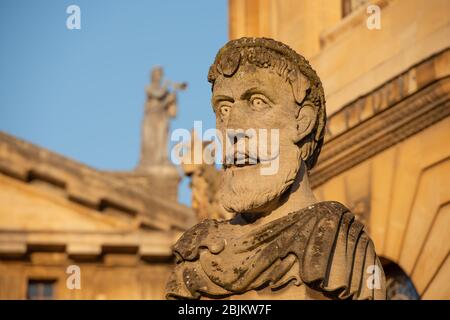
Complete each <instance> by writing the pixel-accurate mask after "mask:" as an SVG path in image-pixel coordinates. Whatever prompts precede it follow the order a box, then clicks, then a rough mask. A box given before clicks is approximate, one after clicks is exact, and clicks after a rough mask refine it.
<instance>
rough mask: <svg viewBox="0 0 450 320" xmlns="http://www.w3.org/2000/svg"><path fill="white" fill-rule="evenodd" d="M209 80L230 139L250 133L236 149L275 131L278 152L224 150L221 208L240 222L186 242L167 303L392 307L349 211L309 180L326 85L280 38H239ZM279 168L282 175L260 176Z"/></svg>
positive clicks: (189, 236) (208, 226) (195, 231)
mask: <svg viewBox="0 0 450 320" xmlns="http://www.w3.org/2000/svg"><path fill="white" fill-rule="evenodd" d="M208 81H209V82H210V83H211V84H212V105H213V108H214V112H215V114H216V126H217V129H218V130H219V131H220V132H222V133H223V134H222V137H225V138H224V139H228V138H229V135H228V130H230V129H234V130H235V131H234V132H236V130H242V132H244V133H243V134H240V135H235V136H233V137H231V138H230V139H231V141H230V139H229V140H228V142H230V143H231V144H232V145H233V144H239V143H240V142H242V141H244V142H248V140H249V139H250V138H251V137H249V136H248V134H246V133H245V132H250V131H249V130H248V129H256V130H258V129H267V130H272V129H277V130H278V132H279V139H278V148H276V150H277V151H276V152H274V154H272V153H268V155H267V156H266V157H262V156H260V155H254V154H252V153H251V152H235V151H233V152H232V153H231V155H230V154H229V152H228V151H225V152H224V154H225V157H228V158H229V157H231V158H232V159H233V160H236V161H235V162H233V161H232V162H231V163H229V162H227V164H225V165H224V168H223V181H222V186H221V190H220V204H221V205H222V206H223V207H224V208H225V209H226V210H227V211H229V212H232V213H233V214H234V217H233V218H232V219H230V220H227V221H217V220H213V219H207V220H204V221H202V222H201V223H199V224H197V225H196V226H194V227H193V228H191V229H190V230H188V231H186V232H185V233H184V234H183V235H182V237H181V238H180V239H179V240H178V242H177V243H176V244H175V245H174V247H173V252H174V254H175V257H176V261H177V263H176V266H175V269H174V271H173V273H172V274H171V276H170V278H169V281H168V283H167V288H166V297H167V298H168V299H200V298H206V299H385V278H384V273H383V269H382V266H381V264H380V261H379V259H378V257H377V255H376V253H375V249H374V245H373V242H372V241H371V240H370V238H369V236H368V235H367V233H366V232H365V231H364V226H363V225H362V224H361V223H360V222H358V221H355V217H354V215H353V214H352V213H351V212H349V210H348V209H347V208H345V207H344V206H343V205H342V204H340V203H338V202H334V201H325V202H318V201H317V200H316V199H315V197H314V195H313V193H312V191H311V188H310V185H309V182H308V170H310V169H311V168H312V167H313V166H314V165H315V163H316V161H317V158H318V156H319V153H320V149H321V147H322V143H323V138H324V130H325V122H326V114H325V98H324V91H323V88H322V84H321V81H320V79H319V77H318V76H317V74H316V72H315V71H314V70H313V69H312V68H311V66H310V65H309V63H308V61H307V60H306V59H305V58H304V57H302V56H301V55H299V54H298V53H296V52H295V51H294V50H292V49H291V48H289V47H288V46H286V45H284V44H282V43H280V42H277V41H275V40H272V39H267V38H241V39H238V40H232V41H230V42H228V43H227V44H226V45H225V46H224V47H223V48H222V49H220V51H219V52H218V54H217V56H216V59H215V61H214V64H213V65H212V66H211V68H210V71H209V74H208ZM244 144H245V143H244ZM268 149H269V150H272V148H270V147H268ZM245 150H247V149H245ZM247 151H248V150H247ZM227 152H228V153H227ZM251 157H257V159H256V161H249V158H251ZM239 159H240V160H243V164H242V161H241V164H239V165H238V164H237V163H238V162H237V161H238V160H239ZM273 161H278V163H279V165H278V170H277V171H276V173H274V174H270V175H262V174H261V167H262V166H265V165H266V166H267V165H270V164H271V162H273Z"/></svg>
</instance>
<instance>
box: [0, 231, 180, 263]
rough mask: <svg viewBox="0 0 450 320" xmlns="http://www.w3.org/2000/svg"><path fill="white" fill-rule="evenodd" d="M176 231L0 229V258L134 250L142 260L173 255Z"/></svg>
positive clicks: (99, 255)
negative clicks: (47, 253) (57, 253)
mask: <svg viewBox="0 0 450 320" xmlns="http://www.w3.org/2000/svg"><path fill="white" fill-rule="evenodd" d="M179 236H180V234H179V233H177V232H158V231H153V232H138V231H137V230H131V231H129V232H63V231H61V232H58V231H23V230H0V259H2V258H9V259H11V258H14V259H23V258H25V257H26V256H28V255H30V254H32V253H34V252H62V253H66V254H67V256H68V257H70V258H71V259H73V260H92V259H97V260H98V259H102V256H103V255H105V254H114V253H124V252H126V253H131V254H135V255H137V256H139V257H140V259H142V260H155V259H158V260H164V261H168V260H171V258H172V250H171V246H172V245H173V243H174V242H175V240H176V239H177V238H178V237H179Z"/></svg>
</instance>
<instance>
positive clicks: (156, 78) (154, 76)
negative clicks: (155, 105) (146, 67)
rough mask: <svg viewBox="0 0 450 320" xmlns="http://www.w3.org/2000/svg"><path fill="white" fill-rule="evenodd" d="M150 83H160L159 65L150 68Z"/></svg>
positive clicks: (161, 73)
mask: <svg viewBox="0 0 450 320" xmlns="http://www.w3.org/2000/svg"><path fill="white" fill-rule="evenodd" d="M150 78H151V79H150V80H151V83H153V84H155V85H159V84H160V83H161V80H162V78H163V69H162V67H160V66H156V67H154V68H153V69H152V71H151V75H150Z"/></svg>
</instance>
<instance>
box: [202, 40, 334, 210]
mask: <svg viewBox="0 0 450 320" xmlns="http://www.w3.org/2000/svg"><path fill="white" fill-rule="evenodd" d="M208 81H209V82H210V83H211V84H212V105H213V108H214V112H215V114H216V126H217V129H218V130H220V131H221V133H222V137H224V138H225V139H232V141H229V143H231V144H239V143H242V140H244V144H241V146H242V145H245V146H246V148H247V147H248V145H249V143H245V142H248V141H249V140H251V139H252V138H254V137H250V136H249V135H251V134H250V133H249V132H253V133H252V134H256V135H259V134H260V132H261V130H260V129H265V130H266V132H267V133H268V139H267V147H266V149H267V153H266V154H265V155H264V156H262V155H260V154H256V155H252V153H251V152H250V151H248V150H247V151H248V152H244V154H236V153H235V154H233V155H231V156H232V157H234V158H239V157H244V158H251V157H256V158H257V159H254V160H256V161H245V164H244V165H235V164H231V165H225V166H224V174H223V184H222V189H221V196H220V201H221V204H222V205H223V207H224V208H225V209H226V210H228V211H230V212H235V213H249V212H264V211H266V210H267V208H269V207H271V206H273V204H274V203H277V201H278V200H279V198H280V197H281V196H282V195H283V194H284V193H285V192H286V191H287V190H288V188H289V187H290V186H291V185H292V183H293V182H294V180H295V178H296V176H297V173H298V171H299V169H300V167H301V165H302V162H303V163H304V164H305V167H306V168H307V169H311V168H312V167H313V166H314V165H315V163H316V161H317V158H318V156H319V153H320V149H321V146H322V143H323V137H324V131H325V121H326V115H325V98H324V92H323V88H322V84H321V82H320V79H319V77H318V76H317V74H316V72H315V71H314V70H313V69H312V68H311V66H310V65H309V63H308V61H307V60H306V59H305V58H304V57H302V56H301V55H299V54H297V53H296V52H295V51H294V50H292V49H291V48H289V47H288V46H286V45H284V44H282V43H280V42H277V41H275V40H272V39H266V38H241V39H238V40H232V41H230V42H228V43H227V44H226V45H225V46H224V47H223V48H222V49H220V51H219V52H218V54H217V56H216V59H215V61H214V64H213V65H212V66H211V67H210V70H209V74H208ZM230 129H232V130H235V131H234V133H236V132H237V131H236V130H238V131H239V132H243V134H240V135H235V134H233V136H232V137H231V136H230V134H229V131H230ZM249 129H250V130H249ZM273 129H275V130H277V131H278V137H279V139H277V140H278V141H273V140H272V139H271V138H270V137H271V135H270V132H271V130H273ZM232 132H233V131H232ZM256 140H257V141H258V143H261V139H256ZM274 143H277V144H278V147H277V148H272V147H271V144H274ZM226 152H227V150H224V156H225V157H227V156H230V155H227V154H226ZM275 160H277V161H278V164H279V165H278V170H276V172H275V173H274V174H269V175H263V174H261V170H260V167H261V166H263V165H264V164H265V163H267V162H270V161H275Z"/></svg>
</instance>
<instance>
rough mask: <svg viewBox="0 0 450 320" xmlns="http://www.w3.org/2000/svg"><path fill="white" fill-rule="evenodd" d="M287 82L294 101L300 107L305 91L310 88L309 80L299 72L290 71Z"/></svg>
mask: <svg viewBox="0 0 450 320" xmlns="http://www.w3.org/2000/svg"><path fill="white" fill-rule="evenodd" d="M289 82H290V83H291V87H292V93H293V94H294V98H295V101H296V102H297V104H299V105H300V104H301V103H302V102H303V100H304V99H305V96H306V91H307V90H308V89H309V88H310V83H309V80H308V78H306V77H305V76H304V75H303V74H302V73H301V72H300V71H299V70H297V69H295V71H294V70H292V71H291V75H290V76H289Z"/></svg>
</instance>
